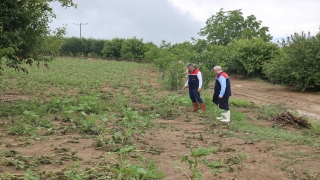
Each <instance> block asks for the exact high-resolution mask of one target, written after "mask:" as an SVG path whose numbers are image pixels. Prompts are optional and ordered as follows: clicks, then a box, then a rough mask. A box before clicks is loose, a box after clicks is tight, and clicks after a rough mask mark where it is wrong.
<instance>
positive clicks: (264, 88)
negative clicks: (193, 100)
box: [0, 79, 320, 180]
mask: <svg viewBox="0 0 320 180" xmlns="http://www.w3.org/2000/svg"><path fill="white" fill-rule="evenodd" d="M231 82H232V91H233V97H241V98H244V99H247V100H249V101H252V102H255V103H260V104H268V103H271V104H274V103H285V104H287V105H288V106H292V107H295V108H298V109H300V110H301V111H303V112H304V113H305V114H308V115H310V116H314V117H316V118H318V117H320V95H319V94H317V93H315V92H297V91H292V90H290V89H288V88H284V87H280V86H275V85H270V84H265V83H261V82H257V81H251V80H241V79H232V81H231ZM151 84H152V85H153V86H154V87H156V88H159V87H160V85H159V84H158V83H157V82H156V81H153V82H151ZM13 96H14V95H10V94H9V95H7V96H5V97H2V98H7V99H14V100H16V98H14V97H13ZM2 100H3V99H2ZM3 101H4V100H3ZM189 108H191V106H190V107H184V109H183V110H184V111H185V112H186V115H182V116H180V117H178V118H176V119H173V120H165V119H160V120H156V121H155V123H156V125H155V127H154V128H153V129H150V130H149V131H147V133H146V135H145V136H144V137H139V138H133V141H134V143H135V144H136V149H137V150H141V151H137V152H139V153H142V154H143V155H144V156H146V157H147V158H150V159H155V160H156V161H157V162H158V166H159V168H160V169H161V170H162V171H163V172H164V173H165V174H166V176H167V177H166V178H165V180H183V179H188V176H187V175H186V174H184V173H183V172H182V171H181V168H185V169H186V170H185V171H186V173H187V174H188V175H189V176H191V172H190V171H188V165H187V164H186V163H185V162H184V163H182V162H180V159H181V157H182V156H183V155H185V154H188V153H190V147H192V148H197V147H204V146H207V147H213V148H216V149H217V152H216V153H214V154H212V155H210V156H208V157H207V158H208V159H209V160H218V159H224V160H225V161H228V160H229V161H232V160H237V158H238V160H239V158H240V156H239V153H240V152H241V153H242V155H244V156H246V157H245V158H243V159H242V160H239V161H234V163H233V164H232V165H231V167H232V169H230V170H229V172H227V171H226V170H225V169H223V172H222V173H217V174H216V175H215V173H210V172H209V170H208V169H206V168H205V167H202V166H200V169H201V171H202V172H204V173H205V174H204V175H203V177H202V179H203V180H212V179H224V180H225V179H239V180H240V179H241V180H242V179H243V180H244V179H252V180H264V179H265V180H272V179H274V180H287V179H312V177H314V178H313V179H319V175H316V174H319V173H320V170H319V160H320V151H319V150H318V149H316V148H312V147H309V146H305V145H295V144H292V143H290V142H282V143H272V142H269V141H264V140H263V141H256V142H246V141H244V140H243V139H240V138H237V135H235V136H233V137H229V136H228V125H227V124H219V125H218V126H211V125H210V124H211V123H210V120H209V121H208V119H205V118H202V116H201V114H197V113H193V112H190V111H189ZM239 111H241V112H245V113H249V114H250V110H248V109H245V108H243V109H241V108H240V109H239ZM190 119H191V120H190ZM53 121H54V123H55V124H61V123H62V122H61V121H59V120H54V119H53ZM214 121H216V120H215V119H212V123H214ZM1 122H2V123H3V122H5V119H1ZM0 125H1V124H0ZM260 125H261V126H270V122H266V121H265V122H264V121H261V122H260ZM0 131H1V133H0V141H1V142H2V143H1V146H0V150H6V151H9V150H14V151H18V152H19V154H20V155H22V156H40V155H41V156H45V155H48V156H51V157H53V158H52V159H53V160H54V161H57V160H61V159H62V160H61V163H60V164H59V163H54V164H51V163H48V164H46V163H43V165H40V166H39V167H40V168H39V170H40V171H53V172H59V171H61V170H62V169H63V167H65V166H66V165H69V164H71V163H72V158H74V159H77V157H80V159H81V163H82V168H83V169H84V168H85V167H92V166H94V163H95V162H96V163H97V162H99V161H101V159H103V158H106V157H105V151H103V150H97V149H95V147H94V145H93V144H94V141H93V140H92V139H88V138H84V137H83V136H81V135H79V134H72V133H71V134H53V135H48V136H47V137H46V138H47V139H46V140H45V141H41V140H38V141H36V140H31V139H30V140H26V139H21V138H18V137H17V136H12V135H7V130H6V129H5V127H4V126H3V124H2V125H1V126H0ZM235 133H237V134H239V135H243V134H245V133H243V132H235ZM316 143H319V142H316ZM62 148H65V149H68V148H70V149H71V150H73V151H76V152H77V153H76V154H75V156H70V152H69V151H68V150H66V151H63V150H62ZM150 149H157V151H156V152H158V153H150V152H151V151H149V150H150ZM61 151H62V152H61ZM152 152H154V151H152ZM279 153H280V155H279ZM281 153H282V154H283V155H282V156H281ZM63 157H65V160H63ZM68 158H69V159H68ZM70 159H71V160H70ZM110 161H112V160H110ZM174 163H176V164H177V166H175V165H174ZM24 172H25V170H17V169H16V168H15V167H14V166H0V173H12V174H23V173H24Z"/></svg>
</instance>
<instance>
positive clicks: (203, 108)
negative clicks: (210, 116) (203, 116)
mask: <svg viewBox="0 0 320 180" xmlns="http://www.w3.org/2000/svg"><path fill="white" fill-rule="evenodd" d="M200 109H201V111H202V112H206V105H205V104H204V103H200Z"/></svg>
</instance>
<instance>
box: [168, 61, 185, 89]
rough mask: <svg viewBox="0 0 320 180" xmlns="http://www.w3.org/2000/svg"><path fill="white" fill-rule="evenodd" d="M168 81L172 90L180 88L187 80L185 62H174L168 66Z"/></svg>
mask: <svg viewBox="0 0 320 180" xmlns="http://www.w3.org/2000/svg"><path fill="white" fill-rule="evenodd" d="M167 71H168V77H167V78H166V82H167V84H168V85H169V89H170V90H180V89H181V87H183V86H184V83H185V81H186V66H185V64H184V63H179V62H172V64H169V65H168V66H167Z"/></svg>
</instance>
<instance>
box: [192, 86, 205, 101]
mask: <svg viewBox="0 0 320 180" xmlns="http://www.w3.org/2000/svg"><path fill="white" fill-rule="evenodd" d="M189 95H190V99H191V101H192V102H198V103H203V101H202V99H201V97H200V93H199V92H198V89H194V88H193V89H191V88H189Z"/></svg>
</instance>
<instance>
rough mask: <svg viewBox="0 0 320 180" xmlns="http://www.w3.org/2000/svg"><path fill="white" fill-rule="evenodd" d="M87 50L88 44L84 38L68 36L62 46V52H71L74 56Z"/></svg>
mask: <svg viewBox="0 0 320 180" xmlns="http://www.w3.org/2000/svg"><path fill="white" fill-rule="evenodd" d="M86 51H87V45H86V43H85V40H84V39H83V38H81V39H80V38H77V37H72V38H67V39H65V43H64V44H63V45H62V47H61V52H62V53H63V54H66V53H68V52H71V53H72V54H73V56H76V54H77V53H85V52H86Z"/></svg>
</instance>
